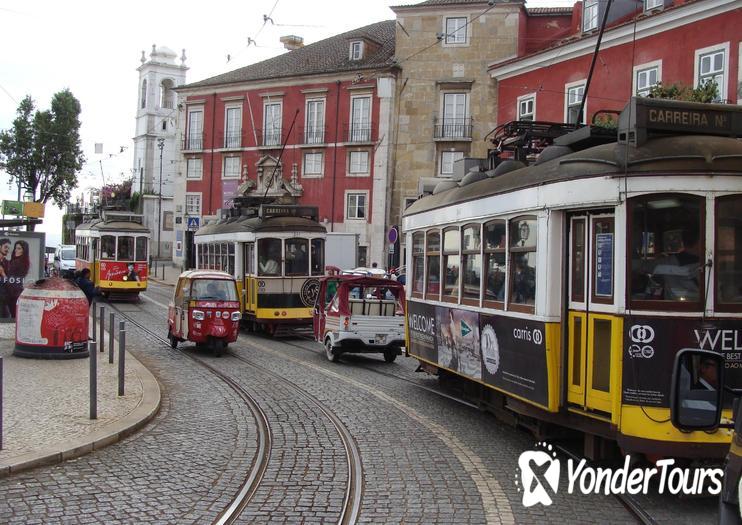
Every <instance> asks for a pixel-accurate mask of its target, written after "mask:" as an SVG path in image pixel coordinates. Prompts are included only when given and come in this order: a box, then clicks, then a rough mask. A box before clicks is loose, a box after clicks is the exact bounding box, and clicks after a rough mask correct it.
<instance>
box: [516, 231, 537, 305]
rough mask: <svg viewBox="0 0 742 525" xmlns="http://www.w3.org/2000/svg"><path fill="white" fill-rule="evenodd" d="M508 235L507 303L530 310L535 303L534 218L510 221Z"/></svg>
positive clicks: (535, 234)
mask: <svg viewBox="0 0 742 525" xmlns="http://www.w3.org/2000/svg"><path fill="white" fill-rule="evenodd" d="M509 233H510V237H509V238H510V294H509V298H510V300H509V302H510V303H512V304H514V305H526V306H529V307H530V308H529V310H530V309H532V307H533V305H534V304H535V303H536V238H537V233H538V231H537V224H536V218H535V217H517V218H515V219H513V220H511V221H510V230H509ZM516 309H517V308H516Z"/></svg>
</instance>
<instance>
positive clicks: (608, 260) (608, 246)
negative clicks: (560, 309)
mask: <svg viewBox="0 0 742 525" xmlns="http://www.w3.org/2000/svg"><path fill="white" fill-rule="evenodd" d="M592 226H593V233H592V235H593V237H592V245H593V246H594V248H593V257H592V263H591V266H592V270H591V272H590V274H591V276H592V277H591V278H592V286H591V293H592V301H594V302H598V303H605V304H611V303H613V275H614V267H615V264H614V260H615V257H614V244H615V242H614V239H615V233H614V227H613V217H601V218H595V219H593V223H592Z"/></svg>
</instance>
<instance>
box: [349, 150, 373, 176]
mask: <svg viewBox="0 0 742 525" xmlns="http://www.w3.org/2000/svg"><path fill="white" fill-rule="evenodd" d="M348 173H350V174H352V175H366V174H368V151H351V152H349V153H348Z"/></svg>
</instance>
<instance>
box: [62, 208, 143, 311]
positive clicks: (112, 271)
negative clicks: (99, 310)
mask: <svg viewBox="0 0 742 525" xmlns="http://www.w3.org/2000/svg"><path fill="white" fill-rule="evenodd" d="M149 239H150V233H149V229H147V227H145V226H144V225H143V224H142V216H141V215H137V214H133V213H126V212H116V211H108V210H104V211H103V212H102V214H101V218H99V219H93V220H92V221H90V222H85V223H82V224H79V225H78V226H77V228H75V268H76V269H77V270H82V269H83V268H89V269H90V278H91V280H92V281H93V283H94V284H95V286H97V287H99V288H100V291H101V293H102V294H103V295H104V296H106V297H108V296H110V295H111V294H129V295H131V294H138V293H139V292H143V291H145V290H146V289H147V278H148V276H149V266H148V264H147V257H148V253H149Z"/></svg>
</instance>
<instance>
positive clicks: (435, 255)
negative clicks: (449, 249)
mask: <svg viewBox="0 0 742 525" xmlns="http://www.w3.org/2000/svg"><path fill="white" fill-rule="evenodd" d="M426 255H427V258H428V266H427V267H428V275H427V279H426V280H425V282H426V288H425V295H426V296H430V297H429V298H432V299H438V296H439V294H440V292H441V234H440V233H438V232H437V231H432V232H428V246H427V252H426Z"/></svg>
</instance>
